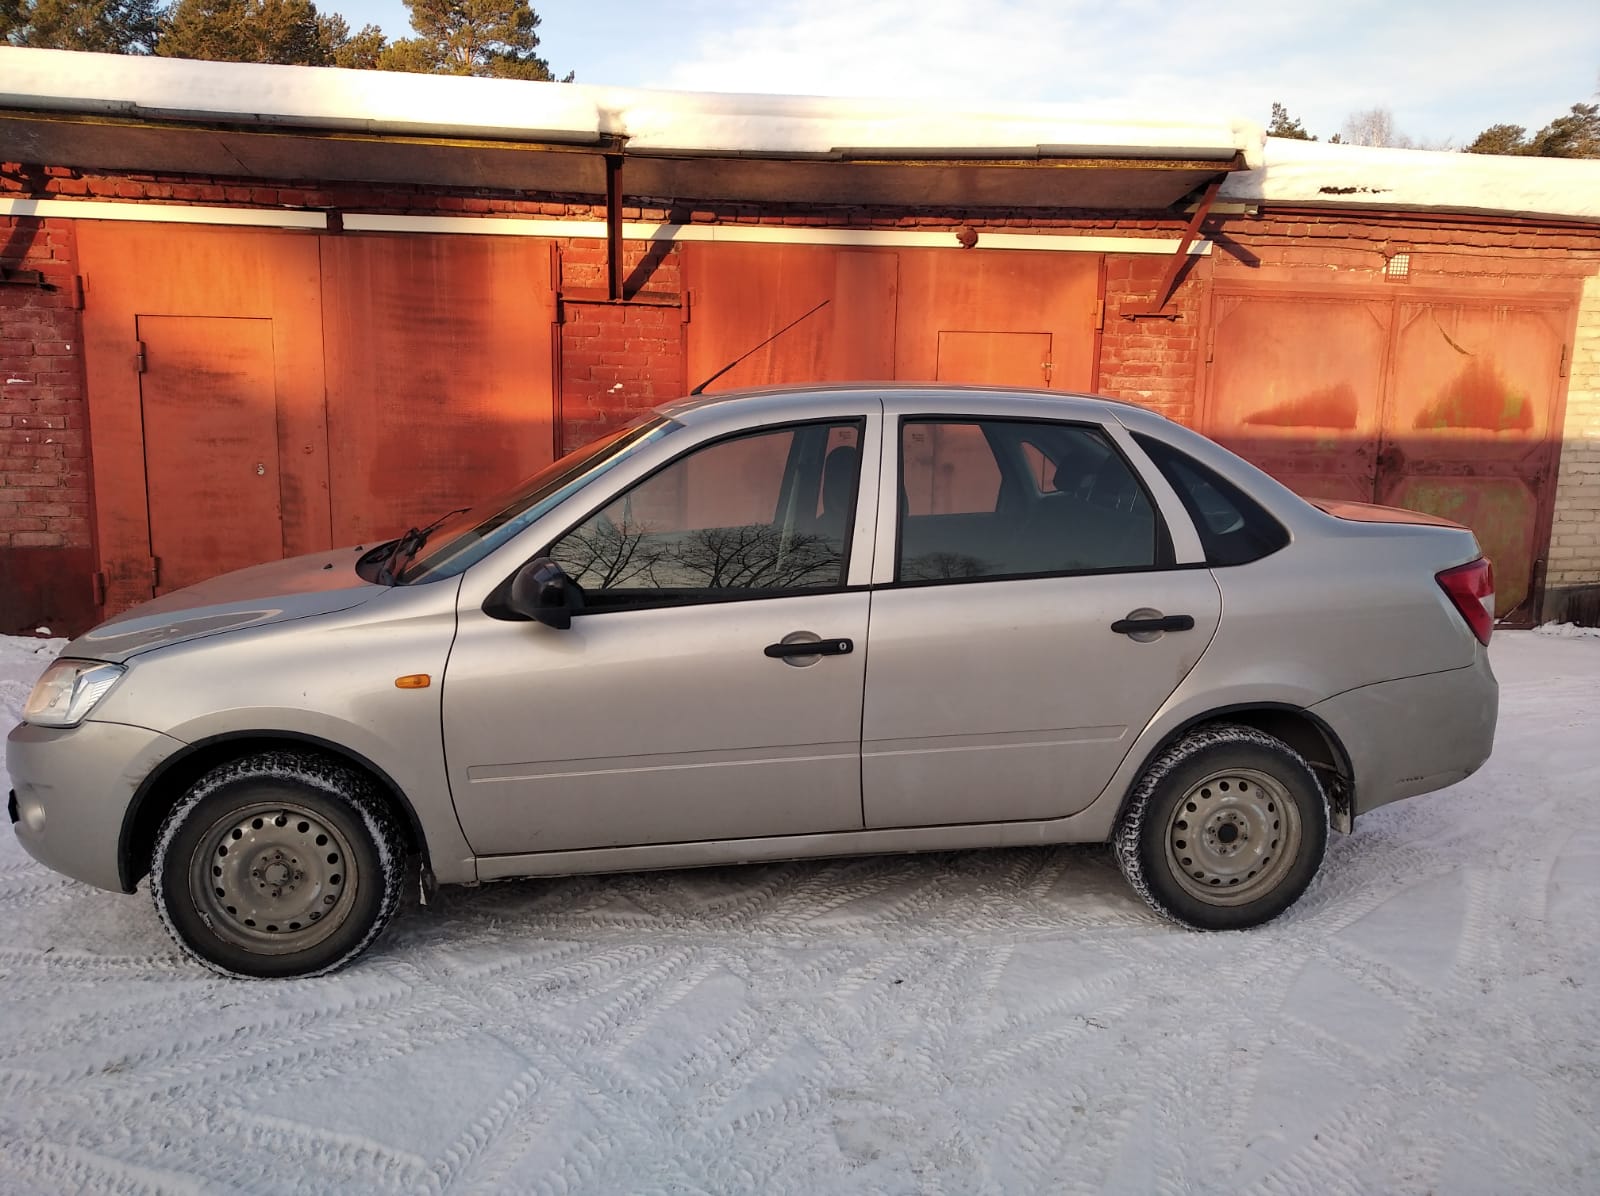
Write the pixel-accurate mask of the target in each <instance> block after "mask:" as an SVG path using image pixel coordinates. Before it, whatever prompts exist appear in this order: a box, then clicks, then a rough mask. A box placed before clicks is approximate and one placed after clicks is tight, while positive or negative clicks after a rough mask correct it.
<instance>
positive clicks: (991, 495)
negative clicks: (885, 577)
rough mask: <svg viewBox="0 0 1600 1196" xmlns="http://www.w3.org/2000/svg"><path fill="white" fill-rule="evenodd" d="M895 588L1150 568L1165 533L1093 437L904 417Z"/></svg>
mask: <svg viewBox="0 0 1600 1196" xmlns="http://www.w3.org/2000/svg"><path fill="white" fill-rule="evenodd" d="M900 470H901V472H900V479H901V502H900V512H901V515H900V544H899V554H898V555H899V561H898V571H897V577H898V579H899V580H901V581H948V580H960V579H967V580H975V579H979V578H994V577H1017V576H1038V575H1048V574H1062V573H1099V572H1107V571H1111V570H1122V569H1151V568H1156V567H1158V566H1159V565H1161V564H1164V563H1166V561H1167V560H1168V559H1170V548H1168V547H1167V542H1166V532H1165V529H1164V528H1163V527H1162V525H1161V521H1160V520H1159V518H1158V517H1157V515H1156V512H1155V508H1154V506H1153V505H1152V503H1151V501H1150V498H1149V496H1148V495H1147V494H1146V493H1145V490H1144V487H1143V485H1141V484H1140V482H1139V480H1138V477H1137V476H1136V475H1135V473H1134V472H1133V469H1132V468H1131V467H1130V466H1129V465H1128V463H1127V462H1126V461H1125V460H1124V459H1123V457H1122V455H1121V454H1120V453H1118V452H1117V451H1116V449H1115V448H1114V447H1113V446H1112V444H1111V442H1110V441H1109V440H1108V439H1106V437H1105V435H1104V433H1102V432H1101V431H1099V430H1098V429H1095V428H1093V427H1087V426H1083V425H1078V424H1058V423H1048V422H1043V421H1031V420H955V419H917V420H907V421H905V422H904V424H903V425H902V427H901V438H900Z"/></svg>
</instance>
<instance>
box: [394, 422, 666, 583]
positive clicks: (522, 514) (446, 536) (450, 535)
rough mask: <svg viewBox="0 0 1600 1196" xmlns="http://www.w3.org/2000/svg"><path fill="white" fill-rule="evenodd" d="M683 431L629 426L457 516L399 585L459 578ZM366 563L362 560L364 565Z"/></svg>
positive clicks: (440, 529)
mask: <svg viewBox="0 0 1600 1196" xmlns="http://www.w3.org/2000/svg"><path fill="white" fill-rule="evenodd" d="M682 426H683V425H682V424H677V423H673V422H672V421H670V420H666V419H663V418H661V417H660V416H652V417H650V418H648V419H643V420H640V421H638V422H636V423H633V424H629V425H628V426H627V427H626V428H619V429H618V430H617V431H615V432H613V433H611V434H610V435H609V436H603V437H601V438H600V439H599V440H596V441H594V442H593V443H591V444H587V445H584V447H582V448H580V449H576V450H575V451H573V452H570V453H568V454H567V455H566V456H565V457H562V458H561V459H560V460H558V461H555V462H554V463H552V464H550V465H547V466H545V467H544V468H543V469H541V470H540V471H539V472H538V473H536V474H534V475H533V476H532V477H531V478H529V479H528V480H527V481H525V482H523V483H521V484H520V485H518V486H516V487H514V488H513V489H511V490H507V491H505V492H504V493H502V494H499V495H496V496H495V497H494V498H491V499H489V500H487V501H486V502H482V503H479V504H478V505H477V506H476V507H473V508H472V509H471V510H470V511H464V512H456V513H455V514H453V515H451V516H450V517H449V518H448V519H446V520H445V521H444V522H443V523H441V524H440V525H439V527H438V528H437V529H435V531H434V532H433V534H432V535H430V536H429V537H428V540H427V543H426V544H425V545H424V546H423V548H422V550H421V551H419V552H418V553H417V555H416V556H415V557H413V558H412V561H411V564H410V565H409V566H408V567H407V568H406V569H405V571H404V574H403V575H402V577H401V579H400V580H401V581H403V582H405V583H407V584H410V583H412V582H421V581H432V580H434V579H435V578H439V577H454V576H456V575H457V574H458V573H460V572H461V571H462V570H464V569H467V568H470V567H471V566H473V565H475V564H477V563H478V562H479V561H481V560H482V559H483V558H484V557H486V556H488V555H489V554H490V553H491V552H493V551H494V550H495V549H496V548H499V547H500V545H502V544H504V543H506V542H507V541H508V540H510V539H511V538H512V537H513V536H515V535H516V534H517V533H518V532H520V531H522V529H523V528H525V527H527V526H528V525H529V524H531V523H533V521H534V520H536V519H538V518H540V517H541V516H542V515H544V514H545V512H547V511H550V510H553V509H554V508H555V507H556V506H558V505H560V504H561V503H563V502H565V501H566V500H567V499H568V498H570V497H571V496H572V495H573V494H575V493H577V492H578V491H579V490H580V489H582V488H583V487H584V486H587V485H588V484H589V483H591V482H593V481H594V480H595V479H596V478H598V477H600V476H602V475H603V474H605V473H607V472H608V471H610V470H612V469H614V468H616V467H617V466H618V465H620V464H621V463H622V462H623V461H625V460H626V459H627V457H628V455H629V454H630V453H632V452H635V451H637V450H638V449H640V448H643V447H644V446H645V445H647V444H651V443H653V442H654V441H656V440H659V439H661V437H663V436H665V435H667V434H669V433H671V432H674V431H676V430H678V429H679V428H681V427H682ZM366 559H367V558H363V560H364V561H365V560H366ZM382 559H384V558H374V559H373V560H372V574H371V575H370V576H367V580H368V581H372V580H375V579H376V574H377V569H378V567H379V565H380V564H381V563H382ZM364 576H365V575H364Z"/></svg>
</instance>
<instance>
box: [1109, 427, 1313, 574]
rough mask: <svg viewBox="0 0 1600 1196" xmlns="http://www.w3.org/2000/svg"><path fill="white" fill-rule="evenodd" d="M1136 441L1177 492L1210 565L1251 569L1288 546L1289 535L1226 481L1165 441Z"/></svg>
mask: <svg viewBox="0 0 1600 1196" xmlns="http://www.w3.org/2000/svg"><path fill="white" fill-rule="evenodd" d="M1133 438H1134V440H1136V441H1137V442H1138V444H1139V447H1140V448H1142V449H1143V450H1144V451H1145V454H1146V455H1147V456H1148V457H1149V458H1150V460H1151V461H1153V462H1154V463H1155V466H1156V468H1157V469H1159V470H1160V471H1161V476H1162V477H1164V478H1166V479H1167V483H1168V484H1169V485H1170V486H1171V487H1172V488H1173V489H1174V490H1176V491H1177V492H1178V498H1179V500H1180V501H1181V502H1182V503H1183V506H1184V509H1185V510H1187V511H1188V512H1189V518H1190V519H1191V520H1193V521H1194V528H1195V531H1197V532H1198V533H1199V534H1200V545H1201V547H1202V548H1203V549H1204V550H1205V554H1206V564H1208V565H1213V566H1225V565H1247V564H1249V563H1250V562H1251V561H1259V560H1260V559H1261V558H1262V557H1265V556H1271V555H1272V554H1273V553H1274V552H1277V551H1278V550H1279V549H1280V548H1282V547H1284V546H1285V545H1286V544H1288V543H1289V532H1288V530H1287V529H1286V528H1285V527H1284V526H1283V524H1281V523H1279V522H1278V521H1277V520H1276V519H1274V518H1273V517H1272V515H1271V514H1269V513H1268V512H1267V509H1266V508H1265V507H1263V506H1262V505H1261V504H1260V503H1258V502H1256V500H1255V499H1253V498H1251V497H1250V496H1249V495H1247V494H1246V493H1245V492H1244V491H1242V490H1240V489H1239V488H1238V487H1237V486H1235V485H1234V484H1233V483H1232V482H1230V481H1228V479H1227V478H1225V477H1223V476H1222V475H1221V474H1219V473H1217V472H1216V470H1214V469H1211V468H1210V467H1209V466H1206V465H1202V464H1201V463H1200V462H1199V461H1196V460H1195V459H1194V458H1193V457H1191V456H1189V454H1187V453H1185V452H1183V451H1181V450H1179V449H1175V448H1173V447H1172V446H1171V445H1170V444H1167V443H1166V442H1165V441H1161V440H1157V439H1156V438H1155V437H1153V436H1145V435H1142V434H1140V433H1138V432H1135V433H1134V434H1133Z"/></svg>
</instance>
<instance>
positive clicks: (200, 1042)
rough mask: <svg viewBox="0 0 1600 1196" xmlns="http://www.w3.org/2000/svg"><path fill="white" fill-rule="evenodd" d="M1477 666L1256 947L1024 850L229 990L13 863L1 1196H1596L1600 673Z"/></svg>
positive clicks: (578, 914) (1575, 653) (485, 908)
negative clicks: (1482, 754)
mask: <svg viewBox="0 0 1600 1196" xmlns="http://www.w3.org/2000/svg"><path fill="white" fill-rule="evenodd" d="M1491 655H1492V656H1493V658H1494V661H1495V667H1496V670H1497V671H1498V673H1499V674H1500V677H1501V682H1502V687H1503V688H1502V699H1503V702H1502V711H1501V723H1500V732H1499V735H1498V738H1497V746H1496V750H1495V754H1494V756H1493V758H1492V759H1491V760H1490V761H1489V763H1488V764H1487V765H1486V766H1485V767H1484V769H1483V770H1482V771H1481V772H1480V773H1479V774H1478V775H1477V776H1475V777H1473V778H1472V779H1471V780H1469V781H1467V782H1465V783H1463V784H1462V785H1460V786H1457V787H1456V788H1454V789H1451V790H1447V791H1445V792H1443V793H1438V794H1434V795H1431V796H1428V797H1424V798H1418V799H1415V800H1412V801H1409V802H1402V803H1399V804H1397V805H1394V806H1391V807H1387V808H1385V809H1382V810H1378V811H1376V812H1374V813H1372V814H1369V815H1365V816H1363V817H1362V818H1361V820H1360V821H1359V822H1358V824H1357V829H1356V833H1355V834H1354V835H1352V836H1349V837H1338V836H1336V837H1335V839H1334V841H1333V843H1332V844H1331V847H1330V851H1329V857H1328V861H1327V864H1326V866H1325V871H1324V872H1323V874H1322V876H1321V877H1320V878H1319V879H1318V881H1317V882H1316V883H1315V884H1314V885H1313V887H1312V889H1311V891H1310V892H1309V893H1308V894H1307V895H1306V897H1305V898H1304V899H1303V900H1302V902H1301V903H1300V904H1299V905H1298V906H1297V907H1296V908H1295V909H1294V910H1292V911H1291V912H1290V913H1289V914H1288V915H1286V916H1285V917H1284V918H1282V919H1280V920H1279V921H1278V922H1275V923H1273V924H1271V925H1269V926H1266V927H1263V928H1261V929H1259V930H1255V931H1248V932H1243V933H1238V934H1210V935H1208V934H1197V933H1193V932H1190V931H1185V930H1181V929H1178V928H1176V927H1173V926H1171V925H1169V924H1167V923H1165V922H1163V921H1161V920H1160V919H1158V918H1156V917H1155V916H1154V915H1153V914H1151V913H1149V912H1148V911H1147V910H1146V909H1145V907H1144V905H1143V903H1141V902H1140V901H1139V900H1138V898H1137V897H1135V896H1134V895H1133V893H1132V892H1131V891H1130V890H1129V889H1128V887H1127V886H1126V885H1125V884H1124V883H1123V881H1122V878H1121V876H1120V875H1119V874H1118V873H1117V871H1116V868H1115V866H1114V865H1113V864H1112V863H1111V861H1110V858H1109V853H1108V852H1106V851H1105V850H1104V849H1095V848H1073V849H1062V848H1030V849H1026V850H1017V851H993V852H968V853H949V854H940V855H928V856H916V857H901V858H885V859H864V860H844V861H832V862H826V861H824V862H807V863H792V864H781V865H770V866H760V867H747V868H720V869H714V870H710V871H700V872H674V873H657V874H651V875H634V876H615V877H600V878H580V879H573V880H540V881H530V882H519V883H514V884H502V885H494V886H488V887H485V888H483V889H478V890H465V889H447V890H444V891H443V892H441V894H440V895H439V899H438V900H437V901H436V902H434V903H432V904H430V905H429V906H428V907H427V908H426V909H419V908H416V907H415V906H414V905H413V906H412V907H411V908H409V909H407V910H406V911H404V912H403V913H402V915H401V916H400V917H399V918H398V919H396V921H395V923H394V925H393V927H392V928H391V930H390V932H389V934H388V935H387V936H386V937H385V938H384V939H383V940H382V941H381V942H380V943H379V944H378V946H377V948H376V949H375V951H374V952H373V953H372V954H371V955H369V956H368V957H367V958H366V959H365V960H364V961H362V962H361V963H358V964H357V965H356V966H355V967H353V968H351V969H350V970H348V971H345V972H341V973H339V974H337V975H335V976H332V977H327V978H324V979H320V980H311V981H295V982H287V983H249V982H238V981H228V980H222V979H219V978H217V977H214V976H212V975H210V974H209V973H206V972H204V971H202V970H200V969H198V968H195V967H191V966H189V965H187V964H185V963H184V962H183V961H181V960H180V959H178V958H177V957H176V955H175V952H174V950H173V949H172V947H171V945H170V943H169V942H168V939H167V937H166V935H165V934H164V933H163V932H162V930H161V928H160V926H159V924H158V923H157V920H156V917H155V915H154V912H153V911H152V909H151V907H150V902H149V900H148V897H147V895H145V894H144V893H141V894H139V895H138V896H137V897H124V896H120V895H117V894H113V893H102V892H99V891H96V890H92V889H89V888H86V887H84V886H82V885H79V884H76V883H74V882H71V881H68V880H65V879H63V878H61V877H58V876H56V875H54V874H52V873H50V872H48V871H46V870H45V869H43V868H41V867H39V866H37V865H35V864H34V863H32V861H30V860H28V859H27V858H26V857H25V856H24V855H23V853H22V852H21V850H20V848H19V847H18V846H17V845H16V843H15V842H14V841H13V840H12V839H11V837H10V836H9V835H4V834H0V1026H3V1027H4V1028H5V1031H6V1032H5V1033H3V1034H0V1077H3V1080H4V1082H3V1083H0V1191H5V1192H57V1191H119V1192H134V1191H138V1192H156V1191H162V1192H166V1191H236V1190H246V1189H247V1190H252V1191H288V1190H295V1191H308V1192H332V1191H360V1192H373V1193H383V1192H440V1191H446V1190H450V1191H474V1192H515V1193H523V1192H551V1193H554V1192H564V1193H577V1192H594V1193H610V1192H633V1191H656V1192H828V1193H835V1192H838V1193H853V1192H946V1193H968V1192H973V1193H976V1192H1066V1191H1110V1192H1127V1193H1146V1192H1224V1191H1227V1192H1234V1191H1253V1192H1316V1193H1319V1194H1328V1196H1342V1194H1350V1196H1358V1194H1365V1193H1370V1192H1384V1193H1395V1194H1402V1196H1404V1194H1410V1193H1415V1194H1418V1196H1420V1194H1421V1193H1424V1192H1445V1193H1469V1194H1471V1193H1483V1194H1485V1196H1488V1194H1499V1193H1511V1192H1528V1193H1534V1192H1537V1193H1545V1192H1580V1191H1593V1190H1594V1187H1595V1176H1596V1175H1597V1174H1600V1002H1597V1001H1596V993H1597V992H1600V920H1597V919H1596V917H1595V909H1596V908H1597V907H1600V823H1597V822H1596V819H1595V817H1594V806H1595V801H1596V798H1597V794H1600V738H1597V737H1596V736H1595V735H1594V727H1595V726H1596V725H1597V723H1600V684H1597V678H1600V640H1595V639H1589V638H1583V639H1556V638H1549V637H1546V636H1538V635H1531V634H1527V633H1511V634H1497V635H1496V636H1495V637H1494V642H1493V646H1492V648H1491ZM43 659H44V654H42V653H40V652H39V651H38V649H37V646H36V645H35V643H34V642H33V641H0V678H3V679H4V683H6V684H7V686H8V688H6V690H5V691H4V692H5V693H6V694H7V695H14V694H16V693H18V692H20V690H19V689H18V688H17V687H19V686H24V685H25V684H26V683H27V682H29V681H31V679H32V674H33V673H35V672H36V671H37V668H38V666H39V664H40V663H41V662H42V661H43ZM18 700H20V699H18ZM6 702H7V706H6V709H7V710H12V709H14V705H15V703H14V702H12V699H11V697H10V696H8V697H7V698H6Z"/></svg>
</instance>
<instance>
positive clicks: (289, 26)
mask: <svg viewBox="0 0 1600 1196" xmlns="http://www.w3.org/2000/svg"><path fill="white" fill-rule="evenodd" d="M383 44H384V40H383V31H382V30H380V29H378V28H377V26H375V25H367V26H365V27H364V28H363V29H362V30H361V32H360V33H357V34H355V35H354V36H352V35H351V33H350V26H349V25H348V24H347V23H346V21H345V19H344V18H343V17H341V16H339V15H338V14H337V13H330V14H327V15H324V14H323V13H320V12H318V11H317V6H316V5H315V4H314V3H312V0H177V3H176V4H174V5H173V7H172V8H171V9H170V10H169V12H168V16H167V28H166V30H165V31H164V32H163V33H162V35H161V39H160V41H159V42H157V43H156V53H157V54H161V55H165V56H166V57H168V58H203V59H206V60H209V61H212V62H270V63H276V64H279V65H289V66H353V67H374V66H376V65H377V61H378V57H379V55H380V54H381V52H382V50H383Z"/></svg>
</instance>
